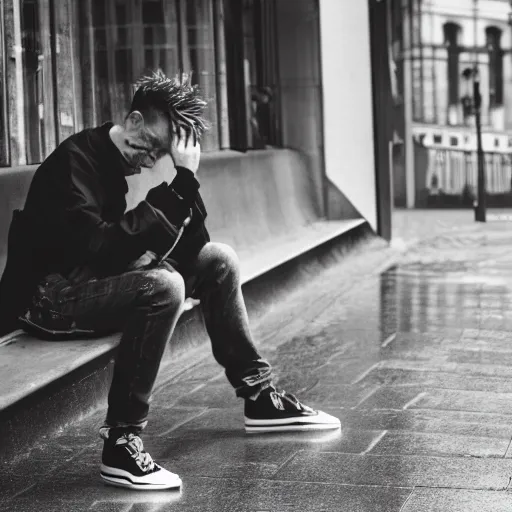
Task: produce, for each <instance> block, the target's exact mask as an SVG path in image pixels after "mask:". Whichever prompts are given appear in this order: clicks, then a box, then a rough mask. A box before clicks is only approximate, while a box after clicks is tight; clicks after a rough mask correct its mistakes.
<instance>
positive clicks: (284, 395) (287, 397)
mask: <svg viewBox="0 0 512 512" xmlns="http://www.w3.org/2000/svg"><path fill="white" fill-rule="evenodd" d="M272 394H273V395H276V396H278V397H279V398H281V399H284V400H286V401H287V402H288V403H290V404H292V405H293V406H294V407H295V408H296V409H297V410H298V411H306V412H313V409H311V407H308V406H307V405H304V404H303V403H301V402H300V401H299V399H298V398H297V397H296V396H295V395H292V394H291V393H286V391H281V392H278V391H272Z"/></svg>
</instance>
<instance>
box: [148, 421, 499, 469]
mask: <svg viewBox="0 0 512 512" xmlns="http://www.w3.org/2000/svg"><path fill="white" fill-rule="evenodd" d="M173 434H174V435H173V436H172V437H168V438H163V437H159V438H155V439H149V440H148V441H147V442H146V447H147V448H148V450H150V451H151V453H152V454H153V456H154V457H155V458H156V459H157V460H159V462H160V463H162V464H163V465H164V466H169V467H171V468H172V470H173V471H176V472H177V473H178V474H180V475H183V476H187V475H194V476H205V477H206V476H209V477H216V478H219V477H222V478H271V477H272V476H273V475H274V474H275V473H276V472H277V471H278V470H279V468H280V467H281V466H282V465H283V464H284V463H285V462H286V461H287V460H289V459H290V458H291V457H292V456H293V455H294V454H295V453H296V452H297V451H300V450H304V449H306V450H308V451H311V452H316V451H333V452H334V451H336V452H342V453H363V452H365V451H366V450H367V449H368V448H369V447H370V446H371V445H372V444H373V443H374V441H375V440H377V439H379V438H380V436H381V435H382V433H381V432H379V431H364V430H354V429H343V430H342V431H341V432H340V431H330V432H329V431H326V432H309V433H287V434H285V433H283V434H279V435H273V436H272V435H270V436H269V435H267V436H264V435H262V436H256V435H246V434H245V433H244V432H243V431H236V432H233V431H221V430H218V429H211V430H195V431H191V432H187V431H185V429H183V431H180V432H179V431H176V432H174V433H173ZM505 449H506V447H505ZM197 454H201V455H200V457H198V456H197Z"/></svg>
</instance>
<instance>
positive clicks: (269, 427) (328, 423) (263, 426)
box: [245, 411, 341, 434]
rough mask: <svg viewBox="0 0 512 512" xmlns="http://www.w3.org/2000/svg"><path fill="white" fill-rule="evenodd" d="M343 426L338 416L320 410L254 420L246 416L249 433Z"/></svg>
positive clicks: (331, 428)
mask: <svg viewBox="0 0 512 512" xmlns="http://www.w3.org/2000/svg"><path fill="white" fill-rule="evenodd" d="M340 428H341V423H340V420H339V419H338V418H335V417H334V416H331V415H330V414H326V413H325V412H321V411H319V412H318V415H316V416H304V417H299V418H283V419H278V420H268V419H264V420H253V419H251V418H247V416H246V417H245V431H246V432H247V433H248V434H258V433H259V434H264V433H270V432H303V431H305V430H337V429H340Z"/></svg>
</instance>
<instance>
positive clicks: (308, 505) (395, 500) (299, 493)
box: [233, 481, 411, 512]
mask: <svg viewBox="0 0 512 512" xmlns="http://www.w3.org/2000/svg"><path fill="white" fill-rule="evenodd" d="M410 493H411V490H410V489H404V488H383V487H380V488H379V487H364V486H357V487H355V486H340V485H330V484H328V485H326V484H312V483H304V482H300V483H296V482H269V481H263V482H253V483H251V485H249V486H248V488H247V489H245V490H244V491H242V493H241V495H240V502H239V503H238V504H237V508H236V509H234V511H233V512H235V510H236V512H255V511H260V512H270V511H272V512H274V511H276V512H277V511H279V512H296V511H298V510H307V511H308V512H310V511H311V512H339V511H340V510H347V511H350V512H395V511H398V510H400V507H401V506H402V505H403V503H405V501H406V500H407V497H408V496H409V495H410Z"/></svg>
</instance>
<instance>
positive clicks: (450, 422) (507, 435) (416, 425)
mask: <svg viewBox="0 0 512 512" xmlns="http://www.w3.org/2000/svg"><path fill="white" fill-rule="evenodd" d="M326 412H331V411H330V410H328V409H327V411H326ZM332 413H334V414H337V415H338V417H339V418H340V420H341V423H342V427H343V428H347V427H348V428H352V429H358V428H359V429H364V430H389V431H406V432H425V433H438V434H451V435H454V436H478V437H485V438H486V439H489V438H497V439H502V440H509V439H511V438H512V422H511V421H510V416H508V415H501V414H488V413H485V414H480V413H475V412H466V411H445V410H443V411H438V410H435V409H406V410H374V409H343V410H340V411H338V412H337V413H336V412H334V411H332Z"/></svg>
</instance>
